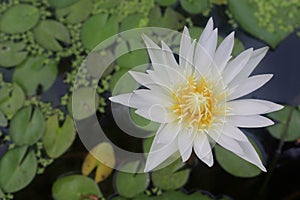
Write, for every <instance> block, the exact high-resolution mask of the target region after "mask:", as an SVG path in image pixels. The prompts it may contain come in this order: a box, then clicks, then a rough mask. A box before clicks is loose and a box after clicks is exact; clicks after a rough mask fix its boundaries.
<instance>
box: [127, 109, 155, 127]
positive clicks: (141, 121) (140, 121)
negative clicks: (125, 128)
mask: <svg viewBox="0 0 300 200" xmlns="http://www.w3.org/2000/svg"><path fill="white" fill-rule="evenodd" d="M129 111H130V117H131V119H132V120H133V122H134V124H135V125H136V126H138V127H139V128H141V129H143V130H145V131H150V132H154V131H156V130H157V129H158V127H159V125H160V124H159V123H157V122H154V121H151V120H149V119H146V118H144V117H141V116H140V115H138V114H136V113H135V109H133V108H130V109H129Z"/></svg>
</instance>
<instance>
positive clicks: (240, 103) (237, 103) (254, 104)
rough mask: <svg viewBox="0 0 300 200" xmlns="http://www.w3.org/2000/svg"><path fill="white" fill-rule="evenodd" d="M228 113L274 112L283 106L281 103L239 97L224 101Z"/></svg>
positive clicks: (255, 113) (256, 113)
mask: <svg viewBox="0 0 300 200" xmlns="http://www.w3.org/2000/svg"><path fill="white" fill-rule="evenodd" d="M226 106H227V107H228V108H229V113H228V114H229V115H259V114H265V113H270V112H274V111H277V110H280V109H282V108H283V106H282V105H279V104H276V103H273V102H271V101H266V100H260V99H240V100H234V101H230V102H227V103H226Z"/></svg>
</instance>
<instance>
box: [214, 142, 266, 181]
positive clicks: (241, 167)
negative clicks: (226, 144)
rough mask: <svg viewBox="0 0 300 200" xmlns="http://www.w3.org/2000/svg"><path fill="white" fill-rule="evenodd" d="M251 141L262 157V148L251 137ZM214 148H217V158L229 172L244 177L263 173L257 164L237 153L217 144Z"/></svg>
mask: <svg viewBox="0 0 300 200" xmlns="http://www.w3.org/2000/svg"><path fill="white" fill-rule="evenodd" d="M249 141H250V142H251V144H252V145H253V147H254V148H255V150H256V152H257V153H258V155H259V157H260V158H261V159H262V152H261V150H260V148H259V147H258V146H257V144H256V143H255V142H254V140H252V139H249ZM214 148H215V154H216V160H217V161H218V162H219V164H220V165H221V167H222V168H223V169H224V170H225V171H227V172H228V173H230V174H232V175H234V176H237V177H243V178H250V177H254V176H257V175H259V174H260V173H261V170H260V169H259V168H258V167H257V166H255V165H253V164H252V163H249V162H247V161H245V160H244V159H242V158H240V157H239V156H237V155H235V154H234V153H232V152H231V151H229V150H227V149H225V148H223V147H221V146H219V145H216V146H215V147H214Z"/></svg>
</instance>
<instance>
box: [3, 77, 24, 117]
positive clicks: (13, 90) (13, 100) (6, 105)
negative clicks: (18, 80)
mask: <svg viewBox="0 0 300 200" xmlns="http://www.w3.org/2000/svg"><path fill="white" fill-rule="evenodd" d="M24 102H25V95H24V92H23V90H22V89H21V88H20V86H18V85H17V84H15V83H13V84H12V87H9V86H8V84H5V85H3V86H2V87H1V88H0V110H1V111H2V112H3V114H5V115H6V116H7V117H8V118H11V117H12V116H13V115H14V114H15V113H16V112H17V110H19V109H20V108H21V107H22V106H23V104H24Z"/></svg>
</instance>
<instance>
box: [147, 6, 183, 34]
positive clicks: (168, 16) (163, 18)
mask: <svg viewBox="0 0 300 200" xmlns="http://www.w3.org/2000/svg"><path fill="white" fill-rule="evenodd" d="M181 18H182V17H181V15H180V14H179V13H177V12H175V11H174V10H173V9H172V8H169V7H168V8H166V10H165V12H164V15H163V14H162V12H161V9H160V7H159V6H156V7H154V8H153V9H152V10H151V11H150V13H149V26H153V27H163V28H169V29H176V30H177V29H179V28H180V27H181V23H180V19H181Z"/></svg>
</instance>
